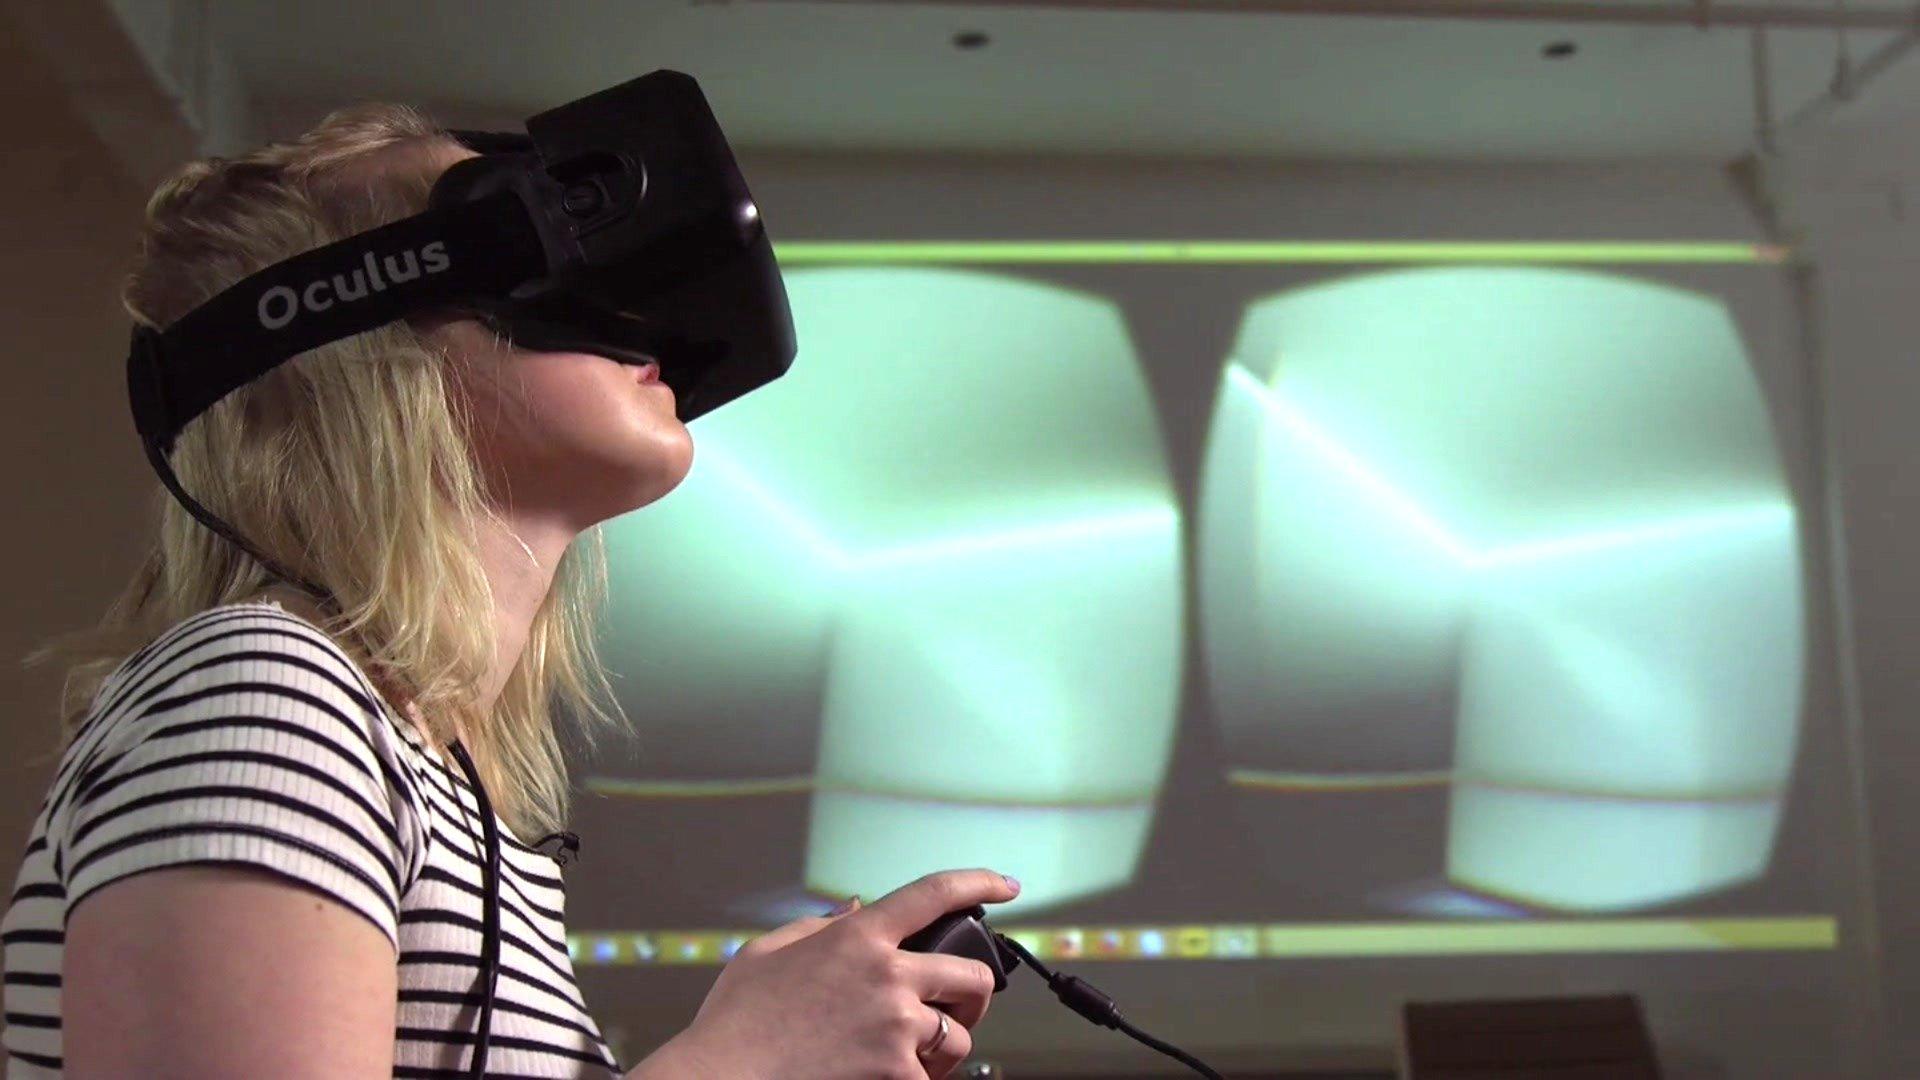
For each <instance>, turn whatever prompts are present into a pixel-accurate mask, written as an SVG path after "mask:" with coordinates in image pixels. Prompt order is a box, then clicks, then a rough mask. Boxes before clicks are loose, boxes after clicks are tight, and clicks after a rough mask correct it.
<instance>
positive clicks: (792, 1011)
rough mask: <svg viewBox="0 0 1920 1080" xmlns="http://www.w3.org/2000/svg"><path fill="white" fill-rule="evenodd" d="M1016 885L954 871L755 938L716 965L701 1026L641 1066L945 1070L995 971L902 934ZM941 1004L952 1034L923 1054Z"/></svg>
mask: <svg viewBox="0 0 1920 1080" xmlns="http://www.w3.org/2000/svg"><path fill="white" fill-rule="evenodd" d="M1018 892H1019V886H1018V885H1017V884H1016V883H1014V882H1012V881H1011V880H1010V879H1008V878H1006V877H1003V876H1001V875H999V874H996V873H994V872H992V871H990V870H949V871H946V872H944V873H939V874H929V875H928V876H926V877H923V878H921V879H920V880H918V881H915V882H913V883H912V884H910V885H906V886H904V887H902V888H900V889H897V890H895V891H894V892H892V893H889V894H888V895H886V896H885V897H883V898H881V899H879V900H877V901H875V902H874V903H873V904H871V905H869V906H867V907H865V908H857V909H855V910H853V911H851V912H850V913H847V914H843V915H837V916H829V917H825V918H812V919H801V920H799V921H798V922H793V923H788V924H787V925H785V926H782V927H780V928H779V929H777V930H774V931H772V932H770V933H768V934H766V935H764V936H762V937H759V938H756V939H754V940H753V941H751V942H749V943H747V945H746V946H745V947H744V948H742V949H741V950H740V952H739V953H738V954H736V955H735V957H734V958H733V961H732V962H731V963H729V964H728V965H727V966H726V968H725V969H724V970H723V971H722V972H721V973H720V978H719V979H718V980H717V981H715V983H714V985H713V990H712V991H711V992H710V993H708V995H707V1000H706V1001H705V1003H703V1004H702V1005H701V1006H700V1012H699V1014H698V1015H697V1016H696V1017H695V1018H694V1021H693V1024H692V1025H691V1026H690V1027H688V1028H687V1030H686V1031H684V1032H682V1033H681V1034H680V1035H679V1036H677V1037H676V1038H675V1039H674V1040H673V1041H672V1042H670V1043H668V1044H667V1046H666V1047H663V1048H662V1050H661V1052H660V1054H658V1055H656V1057H657V1058H659V1059H660V1060H659V1064H660V1065H662V1066H665V1067H664V1068H660V1069H658V1070H654V1069H650V1067H649V1064H642V1066H641V1067H640V1068H639V1069H636V1070H635V1075H636V1076H645V1075H651V1074H652V1073H653V1072H655V1071H657V1072H658V1074H659V1075H660V1076H662V1077H667V1076H674V1077H680V1076H686V1077H696V1076H697V1077H708V1076H712V1077H716V1078H717V1077H727V1078H729V1080H732V1078H736V1077H738V1078H743V1080H744V1078H752V1080H775V1078H777V1080H812V1078H816V1077H818V1078H821V1080H826V1078H829V1077H831V1078H833V1080H842V1078H847V1077H860V1078H862V1080H927V1078H929V1077H932V1078H934V1080H939V1078H940V1077H944V1076H946V1075H947V1073H948V1072H950V1071H951V1070H952V1069H953V1067H954V1066H956V1065H958V1064H959V1063H960V1062H962V1061H964V1060H966V1057H967V1055H968V1054H970V1053H971V1052H972V1051H973V1038H972V1035H971V1029H972V1028H973V1027H974V1026H976V1025H977V1024H979V1022H980V1018H981V1017H983V1016H985V1015H986V1012H987V1004H988V1002H989V1001H990V1000H991V999H992V997H993V973H992V972H991V971H990V970H989V969H988V968H987V965H985V964H983V963H980V962H979V961H978V960H968V959H965V958H963V957H958V956H944V955H939V954H924V953H912V952H906V951H904V950H902V949H901V948H900V942H901V940H902V939H904V938H906V937H907V936H908V935H910V934H912V933H914V932H915V931H917V930H919V929H921V928H922V927H924V926H926V925H927V924H929V923H931V922H933V921H934V920H935V919H938V918H939V917H940V916H942V915H945V914H947V913H948V912H951V911H958V910H960V909H962V908H966V907H971V906H972V905H974V904H982V903H986V904H993V903H1002V902H1005V901H1007V900H1011V899H1013V898H1014V896H1015V895H1016V894H1017V893H1018ZM935 1005H938V1006H940V1008H939V1009H938V1010H936V1009H935V1008H934V1006H935ZM942 1012H944V1013H945V1014H946V1015H947V1017H948V1030H947V1035H946V1038H945V1039H944V1040H943V1041H941V1042H940V1044H939V1047H938V1049H937V1050H934V1051H932V1052H931V1053H926V1052H924V1051H926V1048H927V1047H929V1046H930V1045H932V1044H933V1043H934V1042H935V1041H936V1039H937V1038H938V1036H939V1033H940V1017H941V1013H942ZM652 1060H653V1059H649V1062H652ZM669 1062H672V1063H673V1064H672V1065H669V1064H668V1063H669Z"/></svg>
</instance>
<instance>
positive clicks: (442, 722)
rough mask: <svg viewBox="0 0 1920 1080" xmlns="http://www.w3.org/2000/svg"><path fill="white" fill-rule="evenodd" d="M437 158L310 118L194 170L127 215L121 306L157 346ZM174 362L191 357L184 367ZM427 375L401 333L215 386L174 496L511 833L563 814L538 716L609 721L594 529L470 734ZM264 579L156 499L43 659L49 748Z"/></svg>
mask: <svg viewBox="0 0 1920 1080" xmlns="http://www.w3.org/2000/svg"><path fill="white" fill-rule="evenodd" d="M454 146H455V144H454V143H453V142H452V141H451V140H450V138H449V137H448V136H446V134H445V133H444V132H443V131H442V130H441V129H440V128H438V127H437V126H435V125H434V124H433V123H431V122H430V121H429V120H427V119H426V117H424V116H423V115H422V114H420V113H419V112H417V111H415V110H413V109H411V108H407V107H405V106H396V105H384V104H373V105H362V106H356V107H354V108H349V109H343V110H340V111H338V112H335V113H333V114H331V115H329V116H328V117H327V118H326V119H325V120H323V121H322V122H321V123H320V124H319V126H317V127H315V128H314V129H313V130H311V131H309V132H307V133H306V134H305V135H303V136H301V137H300V138H298V139H295V140H293V141H291V142H287V143H276V144H273V145H269V146H266V147H263V148H261V149H259V150H256V151H254V152H252V153H249V154H246V155H244V156H241V157H236V158H231V159H222V158H209V159H206V160H202V161H196V162H193V163H191V164H189V165H187V166H185V167H183V168H182V169H180V170H179V171H178V172H177V173H175V174H174V175H173V176H172V177H171V178H170V179H168V180H166V181H165V182H163V183H162V184H161V185H160V186H159V188H158V189H157V190H156V191H155V192H154V194H153V196H152V198H151V199H150V200H149V201H148V203H147V211H146V223H145V227H144V228H143V230H142V235H141V242H140V248H139V254H138V257H137V260H136V262H135V265H134V268H133V270H132V272H131V273H130V275H129V276H128V278H127V280H126V284H125V288H124V290H123V293H122V302H123V304H124V305H125V307H126V309H127V311H128V312H129V313H130V314H131V315H132V316H133V318H134V319H135V320H136V321H138V322H139V323H142V324H144V325H148V326H153V327H156V328H164V327H165V326H167V325H168V324H170V323H172V322H173V321H174V320H176V319H178V318H180V317H181V316H182V315H184V314H186V313H187V312H188V311H191V310H192V309H193V308H195V307H197V306H199V305H200V304H201V303H203V302H205V301H206V300H208V299H210V298H211V297H213V296H214V295H216V294H217V293H219V292H221V291H222V290H224V289H225V288H227V287H228V286H230V285H232V284H234V283H235V282H237V281H239V280H240V279H242V278H244V277H246V276H247V275H249V274H252V273H254V272H255V271H258V270H260V269H262V268H264V267H266V266H269V265H271V264H273V263H276V262H279V261H281V260H283V259H286V258H289V257H291V256H293V255H297V254H299V253H301V252H303V251H307V250H310V249H313V248H317V247H320V246H322V245H325V244H329V243H332V242H334V241H336V240H339V239H342V238H345V237H347V236H351V235H353V234H355V233H358V232H362V231H365V230H367V229H371V228H374V227H376V226H379V225H383V224H386V223H388V222H391V221H395V220H398V219H400V218H404V217H408V216H411V215H412V214H415V213H418V212H420V211H421V210H424V209H425V208H426V205H427V199H428V195H429V192H430V191H431V189H432V185H433V182H434V180H435V179H436V178H437V177H438V175H439V173H440V171H441V169H442V167H443V164H444V162H441V161H437V160H436V156H435V153H436V151H439V150H451V149H453V148H454ZM187 362H191V359H190V358H189V360H188V361H187ZM447 362H448V358H447V356H446V355H445V354H444V353H442V352H441V351H439V350H438V349H437V347H436V346H434V345H433V344H432V342H431V341H430V340H429V339H428V338H427V337H425V336H423V335H422V334H421V333H420V332H418V331H417V330H415V329H414V328H413V327H412V326H410V325H409V324H408V323H406V322H405V321H401V322H395V323H390V324H388V325H386V326H382V327H379V328H377V329H374V330H369V331H366V332H365V333H360V334H355V335H353V336H352V337H349V338H346V339H343V340H340V341H335V342H332V343H330V344H327V345H323V346H320V347H319V348H316V349H313V350H311V351H309V352H306V353H303V354H301V355H300V356H298V357H296V358H294V359H293V360H290V361H288V362H287V363H284V364H281V365H280V366H279V367H277V368H276V369H274V371H272V372H271V373H270V374H268V375H266V376H264V377H262V378H260V379H257V380H255V381H254V382H253V383H251V384H249V385H248V386H246V387H243V388H242V389H240V390H238V391H236V392H235V393H233V394H232V395H230V396H228V397H227V398H226V399H225V400H223V401H221V402H220V403H219V404H217V405H215V406H214V407H213V408H212V409H210V410H209V411H208V412H206V413H205V414H204V415H202V416H201V417H200V418H199V419H198V420H196V421H194V422H193V423H191V424H189V425H188V426H187V428H186V430H185V431H184V432H182V433H181V437H180V439H179V441H178V442H177V443H176V446H175V449H174V452H173V454H172V462H173V466H174V469H175V471H176V472H177V473H178V474H179V476H180V481H181V485H182V486H183V487H184V488H185V489H186V490H187V491H188V492H190V493H192V494H193V495H194V496H195V498H197V499H198V500H199V501H200V502H202V503H203V504H205V505H206V506H207V508H208V509H210V510H211V511H212V512H213V513H214V514H215V515H217V516H219V517H220V518H221V519H223V520H224V521H226V522H227V523H228V524H230V525H232V526H233V527H234V528H235V530H236V531H237V532H238V533H239V534H240V535H241V536H242V537H245V538H246V539H247V541H248V542H249V543H250V544H251V545H252V546H253V547H254V548H255V549H256V550H258V551H259V552H260V553H261V554H262V555H264V556H265V557H267V558H268V559H272V560H274V561H276V562H278V563H279V564H280V565H281V566H282V567H284V568H286V569H287V570H289V571H290V572H291V573H293V574H295V575H297V576H298V577H300V578H304V579H305V580H306V581H308V582H311V583H313V584H315V585H318V586H320V587H321V588H322V589H324V590H325V591H326V592H328V593H329V594H331V599H332V607H331V610H329V611H327V612H326V613H325V620H326V622H327V623H328V625H327V626H326V629H327V630H328V631H329V632H330V633H331V634H332V636H333V637H334V639H335V640H336V641H338V642H339V643H340V644H341V645H342V646H343V647H345V648H346V649H347V650H348V652H349V653H350V654H352V655H354V657H355V659H356V660H358V661H359V662H360V663H361V664H362V666H363V667H364V668H365V669H366V670H367V673H368V675H369V676H370V677H371V678H372V679H373V680H374V682H375V684H376V685H377V686H378V687H379V688H380V689H381V690H382V692H383V693H384V694H385V695H386V697H387V698H388V700H389V702H390V703H392V704H394V705H396V706H398V707H402V708H403V709H404V707H405V706H407V705H413V706H417V710H406V711H407V712H412V713H413V714H414V715H415V716H416V717H417V719H418V720H419V722H420V725H421V726H422V727H424V728H425V730H424V731H423V732H422V734H423V735H425V736H427V737H429V738H431V739H433V740H434V741H435V742H436V744H444V743H446V742H448V741H450V740H451V739H452V738H453V737H454V735H455V733H456V732H458V734H459V736H460V737H461V738H462V739H463V741H464V742H465V745H466V746H467V747H468V749H469V751H470V752H471V753H472V755H473V757H474V760H475V763H476V765H477V766H478V769H479V772H480V775H481V778H482V780H483V782H484V783H485V784H486V785H487V789H488V792H489V793H490V794H491V795H492V797H493V801H494V805H495V808H496V809H497V810H498V811H499V812H500V815H501V817H502V818H503V819H504V820H505V821H506V822H507V824H508V826H509V827H510V828H512V829H513V830H514V831H515V832H517V833H519V834H520V835H521V836H522V837H530V836H533V835H537V834H538V833H540V832H544V831H547V830H550V829H554V828H557V827H558V826H559V824H560V823H561V822H562V820H563V819H564V816H565V812H566V802H567V784H566V775H565V762H564V759H563V757H562V748H561V744H560V740H559V737H558V726H557V724H556V722H555V716H556V714H557V713H560V712H567V713H571V714H573V715H574V716H575V717H576V718H577V719H579V720H582V721H585V723H583V724H582V725H581V730H582V731H583V732H584V733H588V734H590V733H591V731H590V729H591V726H592V725H594V724H604V723H611V722H612V720H613V718H614V715H616V714H617V713H618V705H617V703H615V702H614V701H613V697H612V694H611V692H610V690H609V688H608V686H607V683H606V680H605V677H604V676H603V675H601V674H600V668H599V665H598V663H597V662H596V659H595V656H594V646H593V618H594V615H595V612H596V610H597V607H598V603H597V602H598V600H599V599H600V598H601V596H602V595H603V594H604V592H605V551H604V547H603V545H602V543H601V541H600V537H599V533H598V530H593V531H590V532H589V533H587V534H585V535H583V536H582V537H581V538H580V539H579V540H577V541H576V542H575V543H574V544H573V545H572V546H571V547H570V548H569V549H568V551H567V553H566V555H565V557H564V558H562V560H561V562H560V565H559V567H558V568H556V572H555V577H554V583H553V587H552V589H551V590H550V591H549V593H548V595H547V597H546V600H545V602H544V603H543V604H542V606H541V608H540V610H539V613H538V614H537V616H536V617H535V619H534V621H533V625H532V628H531V632H530V634H529V637H528V641H527V646H526V649H525V652H524V653H523V654H522V656H521V658H520V661H519V664H518V665H517V666H516V667H515V669H514V670H513V672H512V674H511V676H510V677H509V679H508V681H507V683H506V686H505V687H504V689H503V690H502V692H501V694H500V696H499V698H498V700H497V701H496V702H495V704H494V706H493V707H492V709H491V710H490V712H489V713H488V714H487V715H481V710H480V709H479V708H478V707H477V696H478V687H479V685H480V683H481V680H482V679H483V678H484V676H485V674H486V673H487V672H488V670H489V669H490V668H491V667H492V665H493V663H494V651H495V642H494V633H493V626H494V620H493V597H492V592H491V589H490V587H489V585H488V580H487V577H486V575H485V573H484V572H483V570H482V567H481V564H480V560H479V556H478V552H477V550H476V546H475V543H474V539H475V532H474V526H475V524H476V523H478V522H481V521H483V520H486V519H487V518H488V516H489V515H491V514H492V510H491V509H490V508H489V506H488V503H487V500H486V498H485V492H484V481H483V478H482V476H481V474H480V471H479V469H478V467H477V465H476V463H475V462H474V460H473V458H472V456H471V450H470V444H469V442H468V440H467V437H466V418H465V416H464V415H463V413H462V409H461V405H460V401H459V395H458V394H457V393H456V392H455V390H454V388H453V386H452V383H451V380H450V379H449V377H448V374H447V370H446V365H447ZM274 584H275V579H274V578H273V577H272V576H271V575H270V574H268V572H267V571H266V570H265V569H264V568H263V567H262V565H261V563H260V562H259V561H258V560H256V559H255V558H253V557H252V556H250V555H248V554H246V553H244V552H241V551H239V550H237V549H236V548H235V547H234V546H233V545H231V544H229V543H227V542H226V541H224V540H222V539H220V538H218V537H216V536H214V535H213V534H212V533H211V532H209V531H208V530H207V529H206V528H205V527H203V526H202V525H201V524H200V523H199V522H197V521H195V520H194V519H193V518H192V517H190V516H189V515H188V514H187V513H186V511H185V510H183V509H182V508H181V507H180V506H179V505H178V504H177V503H175V502H174V501H173V500H172V499H171V498H167V497H165V496H164V493H163V494H162V497H161V499H160V511H159V529H158V536H157V538H156V540H155V542H154V545H153V548H152V552H151V554H150V555H149V556H148V558H147V560H146V563H145V565H144V566H143V567H142V568H141V569H140V570H139V572H138V573H137V574H136V575H135V577H134V579H133V580H132V582H130V583H129V585H128V586H127V588H126V590H125V592H124V593H123V594H122V595H121V596H120V598H119V599H118V600H117V601H116V602H115V603H114V605H113V606H112V608H111V609H110V610H109V611H108V612H107V614H106V616H105V617H104V618H103V620H102V621H101V623H100V625H99V626H98V627H97V628H96V629H94V630H92V631H89V632H86V633H85V634H82V635H77V636H75V637H73V638H70V639H68V640H67V641H66V642H65V643H63V644H62V645H60V646H57V647H56V650H57V652H58V653H59V654H60V655H62V656H65V657H67V658H68V659H69V660H70V666H69V669H68V678H67V684H66V691H65V694H64V698H65V700H64V701H63V719H64V724H63V730H64V731H65V732H66V733H67V734H68V735H70V734H71V732H72V730H73V727H74V725H75V724H76V723H78V721H80V720H81V719H84V717H85V715H86V713H87V711H88V710H89V709H90V708H91V704H92V699H93V697H94V695H95V694H96V693H97V691H98V688H99V686H100V684H101V683H102V682H103V681H104V680H105V679H106V678H107V677H108V676H109V675H110V674H111V672H112V670H113V669H114V668H115V667H117V666H118V664H119V663H120V662H121V661H122V660H123V659H124V658H125V657H126V656H127V655H128V654H130V653H131V652H133V651H134V650H135V649H137V648H138V647H139V646H140V645H141V644H143V643H144V642H145V641H148V640H151V639H152V638H153V637H154V636H155V635H156V634H158V633H160V632H162V631H163V630H165V629H166V628H167V627H169V626H171V625H173V624H174V623H177V622H178V621H180V620H181V619H184V618H187V617H189V616H191V615H193V614H195V613H197V612H200V611H204V610H206V609H208V608H210V607H215V606H219V605H222V604H229V603H234V602H238V601H242V600H246V599H249V598H253V597H255V596H256V595H257V594H259V593H260V592H261V591H262V590H264V589H266V588H268V587H270V586H272V585H274Z"/></svg>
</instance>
